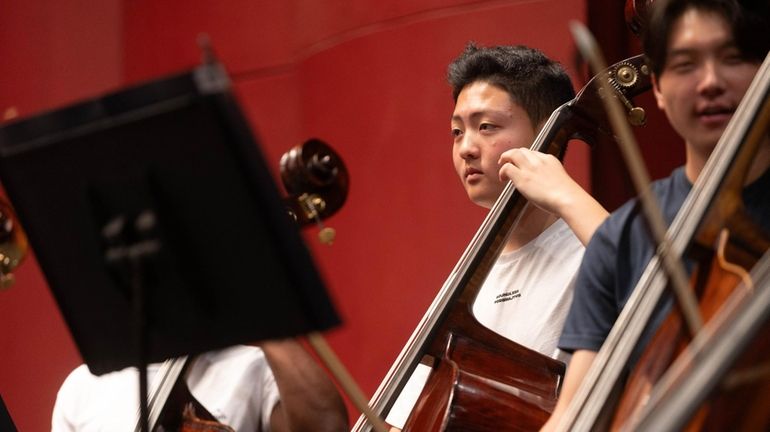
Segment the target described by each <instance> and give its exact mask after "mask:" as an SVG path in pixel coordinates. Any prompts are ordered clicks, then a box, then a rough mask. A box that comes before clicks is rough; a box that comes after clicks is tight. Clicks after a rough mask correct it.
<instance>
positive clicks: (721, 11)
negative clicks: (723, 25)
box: [642, 0, 770, 75]
mask: <svg viewBox="0 0 770 432" xmlns="http://www.w3.org/2000/svg"><path fill="white" fill-rule="evenodd" d="M769 4H770V2H768V1H767V0H745V1H743V2H738V1H737V0H657V1H655V2H654V3H653V5H652V8H650V11H649V13H650V16H649V19H648V25H647V29H646V30H645V31H644V33H643V34H642V45H643V47H644V52H645V54H646V56H647V59H648V61H649V63H650V66H651V67H652V71H653V72H654V73H655V74H656V75H660V73H661V71H662V70H663V67H664V66H665V64H666V59H667V56H668V42H669V39H670V37H671V30H672V28H673V26H674V24H675V23H676V21H677V20H678V19H679V18H680V17H681V16H682V15H683V14H684V13H685V12H687V11H688V10H690V9H697V10H699V11H704V12H712V13H715V14H718V15H720V16H722V17H723V18H724V19H725V21H726V22H727V24H728V25H729V26H730V29H731V32H732V35H733V37H734V38H735V44H736V46H737V47H738V50H739V51H740V52H741V55H742V56H743V58H744V59H746V60H751V61H759V62H761V61H762V60H763V59H764V58H765V55H767V52H768V49H770V38H768V37H767V33H766V32H767V30H768V28H769V27H768V26H769V25H770V19H769V17H770V14H768V11H770V6H768V5H769Z"/></svg>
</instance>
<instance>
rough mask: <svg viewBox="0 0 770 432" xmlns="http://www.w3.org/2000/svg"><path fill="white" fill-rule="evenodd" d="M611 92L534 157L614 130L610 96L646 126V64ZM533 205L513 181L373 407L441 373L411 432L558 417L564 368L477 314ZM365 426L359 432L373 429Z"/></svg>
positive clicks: (579, 107) (580, 108)
mask: <svg viewBox="0 0 770 432" xmlns="http://www.w3.org/2000/svg"><path fill="white" fill-rule="evenodd" d="M608 76H609V79H608V80H609V83H608V84H609V88H611V89H612V92H611V93H604V94H602V93H600V92H599V90H598V89H599V85H598V82H597V79H596V78H595V79H593V80H591V81H590V82H589V83H588V84H587V85H586V86H585V87H584V88H583V89H582V90H581V91H580V92H579V93H578V95H577V96H576V97H575V99H573V100H572V101H570V102H567V103H565V104H564V105H562V106H561V107H559V108H558V109H557V110H555V111H554V113H553V114H552V115H551V116H550V118H549V119H548V120H547V122H546V123H545V125H544V126H543V128H542V129H541V131H540V133H539V134H538V136H537V137H536V138H535V141H534V143H533V145H532V147H531V149H533V150H535V151H539V152H544V153H549V154H552V155H555V156H557V157H559V158H561V157H562V156H563V154H564V152H565V149H566V144H567V142H568V141H569V140H571V139H580V140H582V141H586V142H589V143H591V142H595V140H596V139H597V137H598V136H599V134H601V133H609V132H610V127H609V125H608V123H607V119H606V116H605V115H604V113H603V111H602V109H601V103H600V99H601V98H602V97H616V98H618V99H620V100H621V101H622V102H623V103H624V105H625V106H626V107H627V108H628V118H629V121H630V122H631V123H632V124H635V125H639V124H642V123H643V122H644V115H643V112H642V111H641V109H640V108H637V107H634V106H633V105H632V103H631V99H632V98H633V97H634V96H636V95H638V94H640V93H642V92H644V91H646V90H648V89H649V88H650V81H649V70H648V68H647V66H646V65H645V64H644V61H643V59H642V57H641V56H637V57H633V58H630V59H627V60H624V61H621V62H619V63H617V64H615V65H613V66H611V67H610V68H609V69H608ZM526 205H527V201H526V199H525V198H524V197H523V196H522V195H521V194H520V193H519V192H518V191H517V190H516V188H515V187H513V185H512V184H511V183H510V182H509V183H508V185H507V186H506V187H505V189H504V190H503V192H502V193H501V195H500V197H499V198H498V200H497V201H496V202H495V204H494V205H493V207H492V208H491V209H490V211H489V213H488V215H487V217H486V218H485V220H484V221H483V223H482V225H481V227H480V228H479V229H478V231H477V233H476V235H475V236H474V237H473V239H472V240H471V243H470V244H469V246H468V247H467V249H466V250H465V252H464V253H463V255H462V256H461V258H460V260H459V261H458V263H457V265H456V266H455V268H454V269H453V270H452V272H451V274H450V276H449V277H448V279H447V280H446V282H445V283H444V285H443V286H442V288H441V290H440V291H439V293H438V295H437V296H436V298H435V299H434V301H433V303H432V304H431V306H430V307H429V309H428V311H427V312H426V314H425V315H424V316H423V318H422V320H421V321H420V323H419V324H418V326H417V328H416V329H415V331H414V332H413V334H412V336H411V337H410V339H409V341H408V342H407V344H406V345H405V347H404V349H403V350H402V352H401V354H400V355H399V356H398V358H397V359H396V361H395V363H394V364H393V366H392V367H391V369H390V371H389V372H388V374H387V375H386V377H385V379H384V380H383V382H382V383H381V385H380V387H379V388H378V390H377V392H376V393H375V395H374V397H373V398H372V400H371V401H370V406H371V407H372V410H373V411H374V413H375V414H377V415H379V416H381V417H384V416H385V414H387V413H388V411H389V410H390V409H391V408H392V406H393V404H394V402H395V400H396V398H397V397H398V395H399V393H400V392H401V390H402V389H403V387H404V385H405V384H406V382H407V380H408V378H409V377H410V375H411V374H412V372H413V371H414V369H415V368H416V366H417V364H418V363H425V364H429V365H430V366H432V370H433V372H432V374H431V377H430V378H429V381H428V383H427V384H426V386H425V388H424V390H423V393H422V395H421V396H420V399H419V400H418V402H417V405H416V407H415V409H413V411H412V415H411V416H410V418H409V419H408V420H407V424H406V426H405V429H407V430H418V431H426V430H467V431H474V430H478V431H482V430H495V431H499V430H506V427H508V428H510V429H508V430H532V429H536V428H538V427H540V426H541V425H542V424H543V423H544V422H545V420H546V419H547V418H548V416H549V415H550V412H551V411H552V410H553V407H554V405H555V402H556V399H557V397H558V393H559V389H560V385H561V382H562V379H563V374H564V369H565V367H564V364H563V363H561V362H559V361H556V360H554V359H551V358H550V357H547V356H545V355H542V354H540V353H537V352H535V351H532V350H529V349H527V348H525V347H522V346H521V345H518V344H516V343H514V342H512V341H510V340H508V339H506V338H504V337H502V336H500V335H498V334H497V333H495V332H493V331H492V330H489V329H487V328H486V327H484V326H482V325H481V324H479V323H478V321H476V319H475V318H474V317H473V315H472V312H471V306H472V303H473V300H474V299H475V296H476V294H477V293H478V290H479V289H480V288H481V285H482V284H483V282H484V278H485V277H486V274H487V273H488V271H489V269H490V268H491V266H492V265H493V263H494V261H495V260H496V259H497V256H498V255H499V253H500V251H501V250H502V247H503V244H504V241H505V239H506V238H507V236H508V234H509V233H510V232H511V231H512V230H514V229H515V228H516V226H517V224H518V222H519V219H520V217H521V215H522V213H523V210H524V209H525V207H526ZM370 427H371V426H370V425H369V424H368V422H367V420H366V419H365V418H363V417H361V418H360V419H359V420H358V422H357V423H356V425H355V426H354V428H353V430H354V431H364V430H370Z"/></svg>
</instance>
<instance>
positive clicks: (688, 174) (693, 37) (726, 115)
mask: <svg viewBox="0 0 770 432" xmlns="http://www.w3.org/2000/svg"><path fill="white" fill-rule="evenodd" d="M747 3H748V2H747ZM754 3H755V4H757V5H758V6H757V7H758V8H764V11H763V12H764V13H766V12H767V8H768V7H767V5H766V4H763V3H766V2H754ZM760 4H763V5H762V6H759V5H760ZM652 7H653V12H652V15H651V17H650V20H649V27H648V29H647V32H646V34H645V35H644V48H645V52H646V54H647V56H648V57H649V60H650V62H651V66H652V70H653V90H654V94H655V98H656V101H657V104H658V107H659V108H660V109H662V110H663V111H664V112H665V114H666V116H667V118H668V120H669V122H670V123H671V125H672V126H673V128H674V129H675V130H676V132H677V133H678V134H679V135H680V136H681V137H682V139H683V140H684V145H685V149H686V161H685V165H684V166H683V167H680V168H678V169H677V170H675V171H674V172H673V173H672V174H671V176H669V177H668V178H665V179H663V180H660V181H657V182H655V183H654V184H653V186H652V190H653V191H654V195H655V196H656V197H657V200H658V201H659V203H660V206H661V208H662V210H663V215H664V218H665V220H666V222H667V223H669V224H670V223H671V221H672V220H673V219H674V217H675V215H676V213H677V211H678V210H679V208H680V207H681V206H682V203H683V202H684V200H685V198H686V196H687V194H688V193H689V191H690V190H691V188H692V184H693V182H695V180H696V179H697V178H698V176H699V175H700V174H701V171H702V169H703V167H704V165H705V163H706V160H707V159H708V158H709V156H710V155H711V152H712V150H714V148H715V146H716V144H717V142H718V141H719V139H720V137H721V135H722V133H723V132H724V130H725V128H726V126H727V124H728V122H729V121H730V119H731V118H732V115H733V113H734V112H735V110H736V108H737V107H738V104H739V103H740V101H741V99H742V98H743V96H744V94H745V93H746V90H747V89H748V87H749V84H750V83H751V81H752V79H753V78H754V75H755V74H756V72H757V70H758V68H759V65H760V63H761V62H762V60H763V59H764V58H765V56H766V54H767V52H768V47H769V46H770V39H768V38H767V37H766V31H767V28H768V24H769V23H770V21H768V17H767V15H766V14H764V13H757V12H758V11H752V10H749V9H746V8H744V7H742V6H741V5H740V4H739V3H738V2H736V1H734V0H672V1H665V0H658V1H656V2H655V3H653V6H652ZM769 166H770V139H768V137H767V136H765V138H764V141H763V142H762V143H761V144H760V147H759V150H758V152H757V155H756V157H755V159H754V162H753V165H752V166H751V168H750V169H749V171H748V173H747V175H746V180H745V184H744V189H743V200H744V203H745V205H746V210H747V213H748V214H749V216H750V217H751V218H752V219H753V220H754V221H755V222H757V223H758V224H759V225H760V226H761V227H762V228H763V229H764V230H765V232H766V233H768V232H770V170H768V167H769ZM654 252H655V246H654V244H653V241H652V240H651V239H650V237H649V235H648V231H647V227H646V221H645V218H644V216H643V215H642V211H641V208H640V206H639V203H638V201H636V200H633V201H631V202H629V203H627V204H626V205H624V206H623V207H621V208H619V209H618V210H617V211H615V212H613V214H612V215H611V216H610V217H609V218H608V219H607V220H606V221H605V222H604V223H603V224H602V225H601V226H600V227H599V229H598V230H597V231H596V233H595V235H594V237H593V238H592V240H591V242H590V243H589V245H588V247H587V249H586V253H585V257H584V260H583V263H582V264H581V267H580V271H579V273H578V277H577V280H576V283H575V297H574V302H573V304H572V307H571V309H570V312H569V315H568V318H567V321H566V323H565V327H564V331H563V333H562V336H561V339H560V341H559V346H560V347H561V348H562V349H564V350H567V351H570V352H574V354H573V356H572V360H571V362H570V364H569V366H568V368H567V374H566V377H565V382H564V386H563V389H562V393H561V396H560V399H559V402H558V404H557V407H556V409H555V411H554V413H553V415H552V416H551V419H550V420H549V421H548V423H547V424H546V425H545V427H544V430H551V429H552V428H554V427H556V425H557V424H558V422H559V420H561V417H562V415H563V414H564V411H565V410H566V408H567V406H568V405H569V402H570V401H571V400H572V398H573V396H574V394H575V392H576V390H577V388H578V387H579V385H580V383H581V382H582V380H583V377H584V376H585V374H586V372H587V370H588V368H589V367H590V365H591V364H592V362H593V360H594V358H595V355H596V353H597V352H598V350H599V348H600V347H601V345H602V343H603V342H604V340H605V339H606V337H607V335H608V334H609V331H610V329H611V328H612V326H613V324H614V322H615V320H616V319H617V317H618V315H619V313H620V311H621V309H622V308H623V306H624V304H625V303H626V301H627V299H628V297H629V296H630V295H631V292H632V291H633V289H634V287H635V286H636V283H637V281H638V280H639V278H640V276H641V274H642V272H643V271H644V270H645V268H646V266H647V263H648V262H649V261H650V259H651V257H652V256H653V254H654ZM685 264H686V267H687V268H688V270H691V269H692V265H693V263H692V262H686V263H685ZM671 304H672V301H671V299H670V298H669V299H668V302H667V303H666V304H665V305H663V306H662V307H659V308H658V309H657V310H656V312H655V313H654V315H653V318H652V320H651V321H650V324H649V325H648V328H647V329H646V330H645V331H646V333H645V334H644V335H643V337H642V341H641V342H640V344H639V346H637V347H636V351H635V353H634V355H633V356H632V359H631V362H632V363H633V362H634V361H635V360H636V359H637V358H638V356H639V354H640V353H641V350H642V349H643V348H644V345H646V343H647V341H649V339H650V337H651V336H652V334H653V333H654V330H655V329H656V328H657V327H658V326H659V325H660V323H661V322H662V320H663V318H664V317H665V316H666V315H667V312H668V311H669V310H670V307H671Z"/></svg>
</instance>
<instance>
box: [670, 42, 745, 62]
mask: <svg viewBox="0 0 770 432" xmlns="http://www.w3.org/2000/svg"><path fill="white" fill-rule="evenodd" d="M733 48H735V49H738V51H740V48H738V44H736V43H735V40H733V39H730V40H727V41H725V42H724V43H723V44H721V45H719V46H717V47H716V50H717V51H725V50H728V49H733ZM698 51H700V50H699V49H698V48H689V47H688V48H677V49H673V50H671V51H669V52H668V54H667V55H666V58H667V59H668V58H671V57H674V56H680V55H691V54H693V53H696V52H698Z"/></svg>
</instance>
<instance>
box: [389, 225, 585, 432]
mask: <svg viewBox="0 0 770 432" xmlns="http://www.w3.org/2000/svg"><path fill="white" fill-rule="evenodd" d="M583 251H584V247H583V245H582V244H581V243H580V241H579V240H578V239H577V237H575V235H574V233H573V232H572V230H570V229H569V227H568V226H567V224H566V223H565V222H564V221H563V220H561V219H559V220H557V221H556V222H554V223H553V224H551V226H549V227H548V228H546V229H545V231H543V232H542V233H540V235H539V236H537V237H536V238H535V239H533V240H532V241H530V242H529V243H527V244H526V245H524V246H523V247H521V248H519V249H517V250H515V251H512V252H507V253H504V254H501V255H500V257H499V258H498V260H497V261H496V262H495V265H494V266H493V267H492V269H491V270H490V272H489V275H487V278H486V280H485V281H484V284H483V285H482V287H481V289H480V290H479V293H478V295H477V297H476V299H475V300H474V302H473V315H474V316H475V317H476V319H478V320H479V322H480V323H481V324H483V325H484V326H486V327H488V328H489V329H491V330H494V331H495V332H496V333H498V334H500V335H502V336H505V337H506V338H508V339H510V340H512V341H514V342H516V343H518V344H520V345H523V346H525V347H527V348H530V349H533V350H535V351H538V352H540V353H541V354H545V355H547V356H550V357H553V358H555V359H558V360H561V361H566V360H568V359H569V355H568V354H567V353H565V352H563V351H560V350H559V349H558V348H557V346H556V344H557V343H558V341H559V335H560V334H561V330H562V326H563V325H564V320H565V318H566V316H567V312H568V310H569V306H570V303H571V302H572V284H573V282H574V279H575V275H576V273H577V269H578V267H579V265H580V260H581V259H582V258H583ZM430 372H431V368H430V367H428V366H425V365H422V364H420V365H418V366H417V368H416V369H415V371H414V373H413V374H412V376H411V377H410V378H409V381H408V382H407V384H406V386H405V387H404V389H403V390H402V391H401V394H400V395H399V397H398V398H397V399H396V402H395V404H394V405H393V407H392V408H391V410H390V412H389V413H388V416H387V419H386V421H387V422H388V424H390V425H392V426H395V427H398V428H401V429H402V428H403V427H404V424H405V423H406V420H407V418H408V417H409V414H410V413H411V411H412V407H414V404H415V403H416V402H417V398H418V397H419V396H420V393H421V392H422V388H423V386H424V385H425V382H426V381H427V379H428V375H430Z"/></svg>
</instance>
